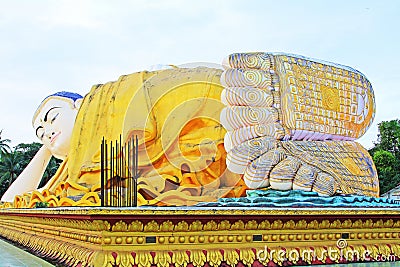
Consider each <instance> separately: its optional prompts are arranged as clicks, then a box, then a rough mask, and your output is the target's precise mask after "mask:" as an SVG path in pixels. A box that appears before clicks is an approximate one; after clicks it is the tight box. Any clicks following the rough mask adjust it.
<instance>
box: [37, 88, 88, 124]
mask: <svg viewBox="0 0 400 267" xmlns="http://www.w3.org/2000/svg"><path fill="white" fill-rule="evenodd" d="M50 97H64V98H68V99H71V100H72V101H74V102H75V101H76V100H77V99H81V98H83V96H81V95H80V94H77V93H72V92H66V91H61V92H57V93H54V94H52V95H49V96H46V97H45V99H43V101H42V102H41V103H40V105H39V106H38V107H37V109H36V111H35V113H34V115H33V118H32V125H33V121H34V120H35V118H36V116H37V114H38V112H39V109H40V107H41V106H42V104H43V103H44V102H45V101H46V99H48V98H50Z"/></svg>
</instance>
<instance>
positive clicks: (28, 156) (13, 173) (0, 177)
mask: <svg viewBox="0 0 400 267" xmlns="http://www.w3.org/2000/svg"><path fill="white" fill-rule="evenodd" d="M41 147H42V144H40V143H37V142H33V143H30V144H25V143H21V144H18V145H17V146H15V147H14V149H13V150H12V151H10V152H8V151H7V152H6V153H4V154H3V157H2V158H0V196H2V195H3V194H4V192H5V191H6V190H7V189H8V187H9V186H10V185H11V183H12V182H13V181H14V180H15V179H16V178H17V177H18V175H19V174H20V173H21V172H22V171H23V170H24V169H25V167H26V166H27V165H28V164H29V162H30V161H31V160H32V158H33V157H34V156H35V155H36V153H37V152H38V150H39V149H40V148H41ZM60 163H61V161H60V160H58V159H56V158H52V159H51V160H50V162H49V164H48V166H47V168H46V170H45V173H44V174H43V178H42V180H41V182H40V184H39V187H42V186H44V185H45V184H46V183H47V182H48V181H49V180H50V178H51V177H52V176H53V175H54V174H55V173H56V171H57V169H58V166H59V165H60Z"/></svg>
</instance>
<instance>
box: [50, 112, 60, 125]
mask: <svg viewBox="0 0 400 267" xmlns="http://www.w3.org/2000/svg"><path fill="white" fill-rule="evenodd" d="M59 114H60V113H57V114H56V115H55V116H54V117H53V118H52V119H51V121H50V123H53V122H54V121H55V120H56V118H57V117H58V115H59Z"/></svg>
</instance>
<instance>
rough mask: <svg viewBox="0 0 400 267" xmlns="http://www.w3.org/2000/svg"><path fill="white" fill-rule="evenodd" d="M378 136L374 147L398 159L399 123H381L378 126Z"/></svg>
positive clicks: (399, 148) (399, 156)
mask: <svg viewBox="0 0 400 267" xmlns="http://www.w3.org/2000/svg"><path fill="white" fill-rule="evenodd" d="M378 127H379V134H378V143H377V144H376V147H377V148H378V149H380V150H386V151H389V152H390V153H392V154H393V155H394V156H395V157H396V158H398V159H399V158H400V121H399V120H398V119H397V120H391V121H383V122H381V123H379V124H378Z"/></svg>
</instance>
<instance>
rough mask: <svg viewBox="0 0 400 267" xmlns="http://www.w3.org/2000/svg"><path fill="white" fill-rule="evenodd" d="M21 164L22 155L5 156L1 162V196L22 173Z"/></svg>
mask: <svg viewBox="0 0 400 267" xmlns="http://www.w3.org/2000/svg"><path fill="white" fill-rule="evenodd" d="M19 162H20V154H19V153H15V152H10V153H6V154H3V157H2V158H1V161H0V185H1V186H0V189H1V191H2V192H1V194H3V193H4V192H5V190H7V189H8V187H9V186H10V185H11V183H12V182H13V181H14V180H15V179H16V178H17V177H18V175H19V174H20V173H21V172H22V168H21V165H20V164H19Z"/></svg>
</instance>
